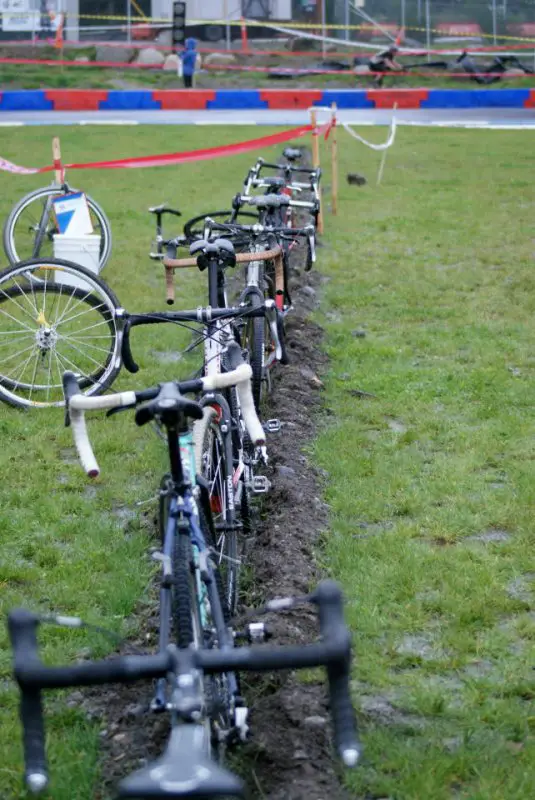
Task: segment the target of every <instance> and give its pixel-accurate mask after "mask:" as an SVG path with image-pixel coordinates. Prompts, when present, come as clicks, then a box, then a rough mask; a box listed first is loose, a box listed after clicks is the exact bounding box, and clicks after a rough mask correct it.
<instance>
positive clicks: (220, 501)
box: [193, 405, 239, 617]
mask: <svg viewBox="0 0 535 800" xmlns="http://www.w3.org/2000/svg"><path fill="white" fill-rule="evenodd" d="M210 435H211V436H212V437H213V439H212V441H207V437H208V436H210ZM193 442H194V448H195V466H196V471H197V473H198V474H199V475H201V476H202V477H203V478H205V480H207V482H208V486H209V494H210V505H211V510H212V515H213V517H214V524H215V526H217V525H218V523H219V524H220V525H223V526H225V527H224V529H223V532H222V534H221V536H219V537H217V527H216V537H217V538H216V541H215V542H213V540H212V536H211V533H208V536H209V538H208V539H207V541H208V542H209V543H210V544H211V545H212V547H213V549H214V551H215V553H216V554H217V558H218V562H217V565H216V567H217V569H216V581H217V584H218V590H219V595H220V598H221V601H222V603H221V604H222V607H223V612H224V614H225V617H229V616H232V615H233V614H234V613H235V610H236V606H237V602H238V572H239V570H238V541H237V535H236V530H235V529H234V528H233V527H232V526H231V525H230V522H231V515H230V513H229V512H230V509H234V496H233V495H232V496H229V490H230V491H232V493H233V492H234V489H233V483H232V464H233V458H232V441H231V435H230V431H227V432H223V431H222V430H221V427H220V424H219V412H218V409H217V408H215V407H214V406H213V405H206V406H205V407H204V413H203V417H202V419H200V420H198V421H196V422H195V423H194V425H193ZM214 451H215V459H218V458H219V461H218V462H217V461H216V463H215V464H214ZM202 521H203V523H204V524H205V525H206V523H205V520H204V518H203V520H202ZM206 529H207V530H208V526H207V525H206ZM218 576H219V578H218Z"/></svg>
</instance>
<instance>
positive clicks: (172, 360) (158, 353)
mask: <svg viewBox="0 0 535 800" xmlns="http://www.w3.org/2000/svg"><path fill="white" fill-rule="evenodd" d="M150 354H151V356H154V358H155V359H156V361H159V362H160V364H178V362H179V361H182V353H181V352H180V351H179V350H151V351H150Z"/></svg>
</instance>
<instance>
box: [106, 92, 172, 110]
mask: <svg viewBox="0 0 535 800" xmlns="http://www.w3.org/2000/svg"><path fill="white" fill-rule="evenodd" d="M99 108H100V109H101V110H102V111H146V110H157V111H159V110H160V109H161V104H160V103H159V102H157V101H156V100H154V99H153V97H152V91H151V90H150V89H149V90H145V91H140V92H129V91H128V92H122V91H110V92H109V93H108V99H107V100H101V102H100V103H99Z"/></svg>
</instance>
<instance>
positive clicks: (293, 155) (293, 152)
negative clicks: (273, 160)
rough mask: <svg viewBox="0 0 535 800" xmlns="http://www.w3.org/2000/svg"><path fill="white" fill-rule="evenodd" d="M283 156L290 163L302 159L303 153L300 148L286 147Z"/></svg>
mask: <svg viewBox="0 0 535 800" xmlns="http://www.w3.org/2000/svg"><path fill="white" fill-rule="evenodd" d="M282 155H283V156H284V158H286V159H287V160H288V161H298V160H299V159H300V158H302V156H303V153H302V152H301V150H300V149H299V148H298V147H286V148H285V149H284V150H283V151H282Z"/></svg>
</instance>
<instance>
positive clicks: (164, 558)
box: [151, 418, 238, 724]
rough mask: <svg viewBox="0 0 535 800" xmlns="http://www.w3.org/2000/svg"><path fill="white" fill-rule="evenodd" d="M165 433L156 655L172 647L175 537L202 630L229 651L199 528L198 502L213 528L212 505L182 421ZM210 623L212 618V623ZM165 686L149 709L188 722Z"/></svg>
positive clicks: (162, 683)
mask: <svg viewBox="0 0 535 800" xmlns="http://www.w3.org/2000/svg"><path fill="white" fill-rule="evenodd" d="M163 423H164V425H165V428H166V434H167V447H168V452H169V463H170V470H171V472H170V475H171V486H170V487H169V490H168V492H169V507H168V516H167V524H166V527H165V532H164V539H163V544H162V550H161V552H160V553H158V554H156V557H157V559H158V560H160V561H161V563H162V583H161V588H160V625H159V651H160V652H161V653H163V652H165V651H166V650H167V648H168V646H169V644H170V638H171V636H170V633H171V630H170V628H171V590H172V585H173V567H172V563H173V550H174V547H175V541H176V537H177V536H188V537H189V539H190V541H191V545H192V550H193V556H194V568H195V585H196V595H197V602H198V610H199V616H200V622H201V628H203V629H205V628H206V627H207V625H208V623H210V625H211V627H213V629H214V630H215V633H216V637H217V640H218V643H219V646H220V647H223V648H225V647H232V637H231V635H230V633H229V631H228V628H227V626H226V623H225V614H224V611H223V608H222V606H221V600H220V597H219V594H218V591H217V584H216V581H215V575H214V569H213V567H212V564H211V562H210V558H209V556H210V550H209V547H208V545H207V542H206V540H205V537H204V534H203V531H202V528H201V526H200V523H199V511H198V505H197V504H198V502H201V503H202V506H203V511H204V514H205V518H206V520H207V522H208V525H209V526H210V527H212V528H213V521H212V517H211V510H210V503H209V502H208V499H207V492H206V490H204V496H203V490H202V488H201V487H200V486H197V483H196V475H195V456H194V449H193V440H192V436H191V431H190V430H189V428H188V425H187V420H185V419H173V418H170V419H167V420H163ZM210 618H211V619H210ZM226 679H227V685H228V691H229V694H230V696H231V697H233V698H234V697H235V696H237V694H238V683H237V679H236V676H235V675H233V674H231V673H229V674H227V676H226ZM168 695H169V681H168V679H167V678H160V679H159V680H158V683H157V685H156V691H155V695H154V699H153V701H152V704H151V707H152V709H153V710H154V711H164V710H167V709H168V710H170V711H171V713H172V720H173V724H180V723H184V722H192V720H191V718H189V717H188V716H187V715H184V713H183V712H182V713H181V710H180V709H179V708H176V707H174V705H173V702H172V700H171V701H170V700H169V697H168Z"/></svg>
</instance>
